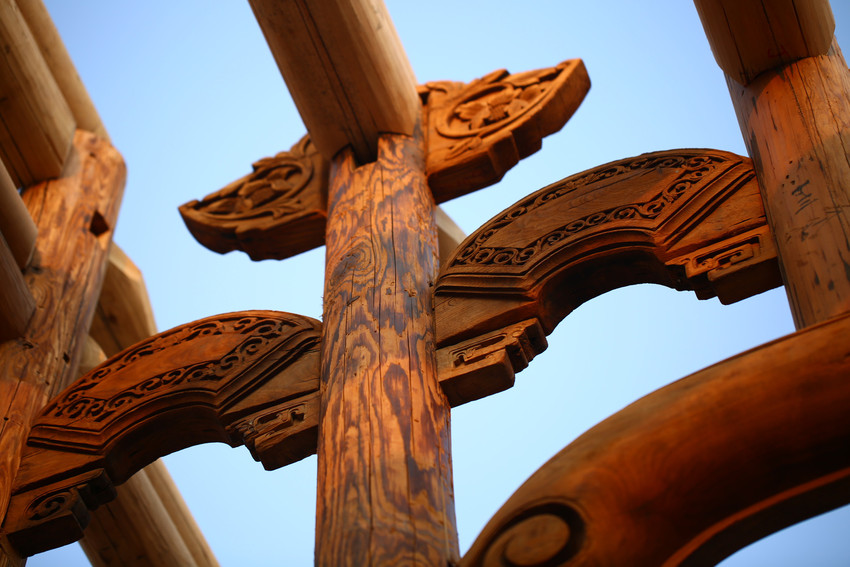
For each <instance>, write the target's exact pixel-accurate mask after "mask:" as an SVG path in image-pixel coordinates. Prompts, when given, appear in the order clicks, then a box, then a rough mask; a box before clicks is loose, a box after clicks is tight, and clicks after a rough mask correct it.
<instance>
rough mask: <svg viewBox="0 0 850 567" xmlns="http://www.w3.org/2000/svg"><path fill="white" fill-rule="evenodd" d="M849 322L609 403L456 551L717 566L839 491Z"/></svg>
mask: <svg viewBox="0 0 850 567" xmlns="http://www.w3.org/2000/svg"><path fill="white" fill-rule="evenodd" d="M848 333H850V317H848V316H844V317H841V318H838V319H833V320H832V321H830V322H828V323H825V324H821V325H818V326H815V327H810V328H808V329H806V330H804V331H799V332H797V333H794V334H792V335H789V336H787V337H784V338H782V339H779V340H777V341H774V342H772V343H768V344H766V345H762V346H760V347H758V348H756V349H754V350H751V351H749V352H747V353H744V354H741V355H738V356H735V357H733V358H730V359H728V360H726V361H723V362H721V363H719V364H716V365H714V366H711V367H709V368H707V369H705V370H702V371H700V372H697V373H696V374H693V375H691V376H689V377H687V378H684V379H682V380H679V381H678V382H675V383H673V384H671V385H669V386H667V387H665V388H662V389H661V390H658V391H656V392H654V393H652V394H650V395H648V396H646V397H645V398H643V399H641V400H639V401H637V402H635V403H633V404H632V405H630V406H629V407H627V408H625V409H624V410H622V411H620V412H618V413H616V414H614V415H613V416H611V417H609V418H608V419H606V420H605V421H603V422H602V423H600V424H599V425H597V426H596V427H594V428H593V429H591V430H590V431H588V432H587V433H585V434H584V435H582V436H581V437H579V438H578V439H576V440H575V441H574V442H573V443H571V444H570V445H569V446H567V447H566V448H565V449H563V450H562V451H561V452H560V453H558V454H557V455H556V456H555V457H553V458H552V459H551V460H550V461H549V462H548V463H546V464H545V465H543V466H542V467H541V468H540V469H538V471H537V472H535V473H534V475H532V477H531V478H529V480H528V481H526V482H525V484H523V486H521V487H520V488H519V489H518V490H517V491H516V492H515V493H514V495H513V496H512V497H511V498H510V499H509V500H508V502H507V503H506V504H505V505H504V506H503V507H502V509H501V510H499V512H497V513H496V514H495V515H494V516H493V518H492V519H491V520H490V522H489V523H488V524H487V526H486V527H485V528H484V530H483V531H482V532H481V534H480V535H479V537H478V539H477V540H476V542H475V543H474V544H473V546H472V547H471V548H470V550H469V552H468V553H467V554H466V555H465V556H464V557H463V559H462V560H461V563H460V564H461V565H462V566H463V567H473V566H502V565H524V566H529V567H531V566H543V565H568V566H576V567H577V566H580V565H582V566H590V565H671V566H672V565H714V564H716V563H717V562H719V561H720V560H722V559H723V558H725V557H726V556H728V555H730V554H731V553H733V552H735V551H737V550H738V549H741V548H742V547H744V546H746V545H748V544H749V543H752V542H753V541H755V540H757V539H759V538H761V537H764V536H766V535H768V534H770V533H772V532H775V531H777V530H779V529H782V528H784V527H786V526H788V525H791V524H792V523H795V522H798V521H801V520H803V519H806V518H809V517H811V516H814V515H816V514H820V513H822V512H825V511H827V510H830V509H832V508H836V507H838V506H841V505H844V504H847V503H848V502H850V451H848V450H847V448H848V447H849V446H850V412H848V411H847V407H848V404H850V382H848V381H847V375H848V372H850V346H848V343H847V340H846V337H847V336H848ZM812 353H817V354H816V355H813V354H812ZM777 471H782V473H781V474H778V473H777Z"/></svg>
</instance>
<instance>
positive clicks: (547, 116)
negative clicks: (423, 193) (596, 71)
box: [419, 59, 590, 203]
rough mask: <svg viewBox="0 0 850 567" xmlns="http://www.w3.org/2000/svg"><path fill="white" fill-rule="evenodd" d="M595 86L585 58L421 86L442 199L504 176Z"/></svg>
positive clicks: (434, 181)
mask: <svg viewBox="0 0 850 567" xmlns="http://www.w3.org/2000/svg"><path fill="white" fill-rule="evenodd" d="M589 89H590V78H589V77H588V75H587V70H586V69H585V67H584V63H583V62H582V61H581V59H570V60H569V61H564V62H563V63H560V64H558V65H557V66H555V67H550V68H547V69H538V70H535V71H526V72H524V73H515V74H510V73H508V71H507V70H505V69H501V70H498V71H494V72H492V73H490V74H488V75H485V76H484V77H482V78H480V79H477V80H475V81H472V82H471V83H469V84H463V83H457V82H451V81H439V82H431V83H426V84H425V85H424V86H423V87H420V90H419V92H420V96H421V97H422V100H423V103H424V109H425V115H426V120H425V122H426V123H427V124H428V128H427V132H426V144H427V147H428V158H427V163H426V171H427V175H428V185H429V187H430V188H431V192H432V193H433V194H434V200H435V201H436V202H437V203H442V202H444V201H448V200H449V199H454V198H455V197H459V196H461V195H465V194H467V193H471V192H472V191H476V190H478V189H481V188H483V187H487V186H489V185H492V184H493V183H496V182H497V181H499V180H500V179H501V178H502V177H503V176H504V175H505V173H507V171H508V170H509V169H510V168H512V167H513V166H514V165H516V164H517V163H518V162H519V160H521V159H523V158H525V157H528V156H530V155H531V154H533V153H534V152H536V151H537V150H539V149H540V147H541V143H542V140H543V138H545V137H546V136H548V135H550V134H554V133H555V132H557V131H559V130H560V129H561V128H563V127H564V125H565V124H566V123H567V120H569V119H570V117H571V116H572V115H573V113H574V112H575V111H576V110H577V109H578V107H579V105H580V104H581V102H582V101H583V100H584V97H585V95H586V94H587V92H588V90H589Z"/></svg>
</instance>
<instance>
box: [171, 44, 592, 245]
mask: <svg viewBox="0 0 850 567" xmlns="http://www.w3.org/2000/svg"><path fill="white" fill-rule="evenodd" d="M589 88H590V80H589V79H588V77H587V71H586V70H585V68H584V65H583V64H582V62H581V60H580V59H573V60H570V61H565V62H563V63H561V64H559V65H557V66H555V67H550V68H547V69H540V70H537V71H528V72H525V73H517V74H514V75H510V74H509V73H508V72H507V71H505V70H500V71H495V72H493V73H490V74H489V75H487V76H485V77H483V78H481V79H477V80H475V81H472V82H471V83H469V84H464V83H455V82H448V81H443V82H435V83H428V84H427V85H425V86H422V87H420V98H421V99H422V101H423V117H424V123H425V125H426V126H425V130H426V134H425V136H426V154H427V160H426V173H427V176H428V183H429V186H430V188H431V192H432V193H433V195H434V199H435V201H436V202H437V203H442V202H444V201H447V200H449V199H453V198H455V197H458V196H460V195H465V194H467V193H470V192H472V191H475V190H478V189H481V188H483V187H486V186H488V185H491V184H492V183H495V182H496V181H498V180H499V179H501V178H502V176H503V175H504V174H505V172H507V171H508V170H509V169H510V168H511V167H513V166H514V165H516V163H517V162H518V161H519V160H520V159H522V158H524V157H526V156H528V155H530V154H532V153H534V152H536V151H537V150H539V149H540V147H541V141H542V139H543V138H544V137H545V136H548V135H550V134H553V133H555V132H557V131H558V130H560V129H561V128H562V127H563V126H564V124H566V122H567V120H569V118H570V117H571V116H572V114H573V113H574V112H575V110H576V109H577V108H578V106H579V104H581V101H582V100H583V99H584V96H585V94H587V91H588V89H589ZM328 170H329V166H328V163H327V161H325V160H324V159H323V158H322V157H321V156H320V155H319V153H318V152H317V151H316V149H315V147H314V146H313V144H312V142H311V141H310V139H309V136H305V137H304V138H302V139H301V141H299V142H298V143H297V144H295V146H293V147H292V149H290V150H289V151H288V152H281V153H279V154H277V155H276V156H274V157H270V158H264V159H261V160H260V161H258V162H256V163H255V164H254V171H253V172H252V173H250V174H249V175H247V176H245V177H243V178H241V179H238V180H236V181H234V182H233V183H231V184H229V185H227V186H226V187H224V188H223V189H221V190H219V191H216V192H215V193H212V194H210V195H207V196H206V197H204V198H203V199H202V200H200V201H191V202H189V203H186V204H184V205H182V206H181V207H180V214H181V215H182V217H183V220H184V222H185V223H186V226H187V228H188V229H189V232H191V233H192V235H193V236H194V237H195V239H196V240H197V241H198V242H200V243H201V244H203V245H204V246H205V247H207V248H209V249H210V250H212V251H214V252H218V253H220V254H224V253H227V252H230V251H233V250H241V251H243V252H245V253H246V254H248V255H249V256H250V257H251V259H252V260H266V259H275V260H281V259H284V258H288V257H290V256H294V255H296V254H300V253H301V252H305V251H307V250H311V249H313V248H317V247H319V246H322V245H323V244H324V242H325V223H326V221H327V184H328Z"/></svg>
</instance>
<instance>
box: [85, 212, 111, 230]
mask: <svg viewBox="0 0 850 567" xmlns="http://www.w3.org/2000/svg"><path fill="white" fill-rule="evenodd" d="M108 230H109V223H107V222H106V219H105V218H103V215H102V214H100V211H95V212H94V214H93V215H92V217H91V224H90V225H89V231H90V232H91V233H92V234H94V235H95V236H100V235H101V234H103V233H104V232H107V231H108Z"/></svg>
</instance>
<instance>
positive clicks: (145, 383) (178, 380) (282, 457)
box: [3, 311, 321, 555]
mask: <svg viewBox="0 0 850 567" xmlns="http://www.w3.org/2000/svg"><path fill="white" fill-rule="evenodd" d="M319 325H320V324H319V322H318V321H315V320H313V319H310V318H307V317H301V316H298V315H291V314H287V313H276V312H271V311H247V312H242V313H233V314H230V315H221V316H217V317H210V318H207V319H202V320H200V321H195V322H193V323H189V324H187V325H183V326H180V327H177V328H175V329H172V330H170V331H166V332H164V333H160V334H159V335H155V336H153V337H151V338H150V339H147V340H145V341H143V342H141V343H139V344H137V345H135V346H133V347H131V348H129V349H127V350H125V351H123V352H121V353H119V354H117V355H116V356H114V357H112V358H110V359H109V360H107V361H106V362H105V363H104V364H102V365H101V366H99V367H97V368H95V369H94V370H93V371H92V372H90V373H88V374H87V375H85V376H83V377H82V378H80V379H79V380H78V381H77V382H76V383H74V384H73V385H72V386H71V387H69V388H68V389H66V390H65V391H64V392H62V393H61V394H60V395H59V396H57V397H56V398H55V399H54V400H53V401H51V402H50V403H49V404H48V405H47V406H46V407H45V408H44V409H43V410H42V412H41V414H40V416H39V417H38V418H37V419H36V421H35V423H34V425H33V427H32V430H31V432H30V435H29V439H28V447H27V448H26V450H25V452H24V455H23V457H22V462H21V466H20V469H19V473H18V476H17V477H16V479H15V483H14V486H13V489H12V499H11V502H10V504H9V511H8V514H7V516H6V519H5V522H4V526H3V532H4V534H5V535H6V536H7V537H8V539H9V542H10V543H11V544H12V545H13V546H14V547H15V548H16V549H18V550H19V551H20V552H21V553H23V554H25V555H31V554H33V553H37V552H39V551H43V550H46V549H50V548H53V547H57V546H59V545H64V544H66V543H70V542H72V541H75V540H76V539H79V538H80V537H82V530H83V528H84V527H85V526H86V524H87V523H88V509H93V508H95V507H97V506H98V505H100V504H102V503H104V502H107V501H109V500H111V499H112V498H114V486H115V485H117V484H120V483H122V482H124V481H125V480H126V479H127V478H129V477H130V476H131V475H132V474H133V473H134V472H136V471H138V470H139V469H141V468H142V467H143V466H145V465H147V464H148V463H150V462H152V461H153V460H155V459H156V458H158V457H161V456H164V455H166V454H168V453H171V452H174V451H177V450H179V449H183V448H186V447H190V446H192V445H197V444H200V443H206V442H211V441H221V442H224V443H228V444H229V445H231V446H238V445H241V444H244V445H246V446H247V447H248V448H249V449H250V451H251V453H252V455H253V456H254V458H255V459H257V460H259V461H262V462H263V465H264V466H265V467H266V468H267V469H273V468H277V467H280V466H283V465H286V464H288V463H291V462H294V461H297V460H299V459H302V458H304V457H306V456H308V455H311V454H313V453H314V452H315V450H316V433H317V427H318V410H319V405H318V402H319V378H318V376H319V374H318V371H319V352H318V348H319V340H320V334H321V331H320V328H319Z"/></svg>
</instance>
